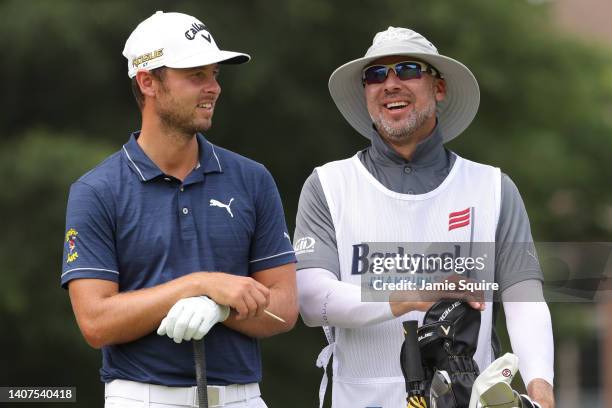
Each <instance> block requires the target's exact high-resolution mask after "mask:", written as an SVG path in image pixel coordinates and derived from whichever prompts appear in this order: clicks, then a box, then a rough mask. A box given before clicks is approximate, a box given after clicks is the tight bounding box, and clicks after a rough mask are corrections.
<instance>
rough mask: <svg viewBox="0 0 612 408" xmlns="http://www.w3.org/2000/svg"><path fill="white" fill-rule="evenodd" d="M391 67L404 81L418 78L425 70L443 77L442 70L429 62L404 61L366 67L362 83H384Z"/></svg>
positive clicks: (362, 75)
mask: <svg viewBox="0 0 612 408" xmlns="http://www.w3.org/2000/svg"><path fill="white" fill-rule="evenodd" d="M390 69H392V70H393V71H394V72H395V75H397V77H398V78H399V79H401V80H402V81H407V80H409V79H418V78H420V77H421V73H423V72H427V73H429V74H431V75H433V76H434V77H436V78H442V75H441V74H440V72H438V70H437V69H435V68H434V67H432V66H431V65H429V64H426V63H424V62H420V61H402V62H396V63H393V64H376V65H370V66H369V67H366V68H364V70H363V72H362V74H361V83H362V84H363V86H366V85H372V84H382V83H383V82H385V80H386V79H387V75H389V70H390Z"/></svg>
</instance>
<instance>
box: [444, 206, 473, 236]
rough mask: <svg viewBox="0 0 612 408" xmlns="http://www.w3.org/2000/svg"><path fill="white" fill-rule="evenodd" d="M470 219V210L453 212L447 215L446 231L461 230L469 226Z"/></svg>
mask: <svg viewBox="0 0 612 408" xmlns="http://www.w3.org/2000/svg"><path fill="white" fill-rule="evenodd" d="M471 218H472V211H471V208H469V207H468V208H466V209H465V210H461V211H455V212H452V213H450V214H448V230H449V231H452V230H454V229H457V228H463V227H467V226H468V225H470V222H471Z"/></svg>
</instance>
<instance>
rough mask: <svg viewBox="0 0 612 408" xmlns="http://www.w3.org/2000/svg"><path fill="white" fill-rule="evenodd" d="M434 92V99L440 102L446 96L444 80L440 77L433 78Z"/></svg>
mask: <svg viewBox="0 0 612 408" xmlns="http://www.w3.org/2000/svg"><path fill="white" fill-rule="evenodd" d="M434 81H435V82H434V94H435V96H436V101H437V102H441V101H443V100H444V98H446V81H445V80H443V79H440V78H434Z"/></svg>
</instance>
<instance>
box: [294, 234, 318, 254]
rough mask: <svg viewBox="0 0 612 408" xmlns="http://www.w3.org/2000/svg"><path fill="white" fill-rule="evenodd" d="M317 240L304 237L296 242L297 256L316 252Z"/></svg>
mask: <svg viewBox="0 0 612 408" xmlns="http://www.w3.org/2000/svg"><path fill="white" fill-rule="evenodd" d="M314 246H315V239H314V238H312V237H303V238H300V239H298V240H297V241H295V246H294V247H293V249H295V254H296V255H301V254H308V253H311V252H314Z"/></svg>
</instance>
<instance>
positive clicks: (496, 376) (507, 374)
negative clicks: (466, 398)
mask: <svg viewBox="0 0 612 408" xmlns="http://www.w3.org/2000/svg"><path fill="white" fill-rule="evenodd" d="M518 363H519V359H518V357H517V356H515V355H514V354H512V353H506V354H504V355H503V356H501V357H500V358H498V359H497V360H495V361H493V362H492V363H491V364H490V365H489V366H488V367H487V368H485V369H484V370H482V373H480V375H479V376H478V378H476V381H474V385H473V386H472V396H471V398H470V406H469V408H477V406H478V401H479V400H480V396H481V395H482V393H483V392H485V391H486V390H488V389H489V388H491V387H492V386H493V385H495V384H497V383H498V382H505V383H506V384H510V383H511V382H512V379H513V378H514V376H515V375H516V373H517V372H518Z"/></svg>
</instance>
